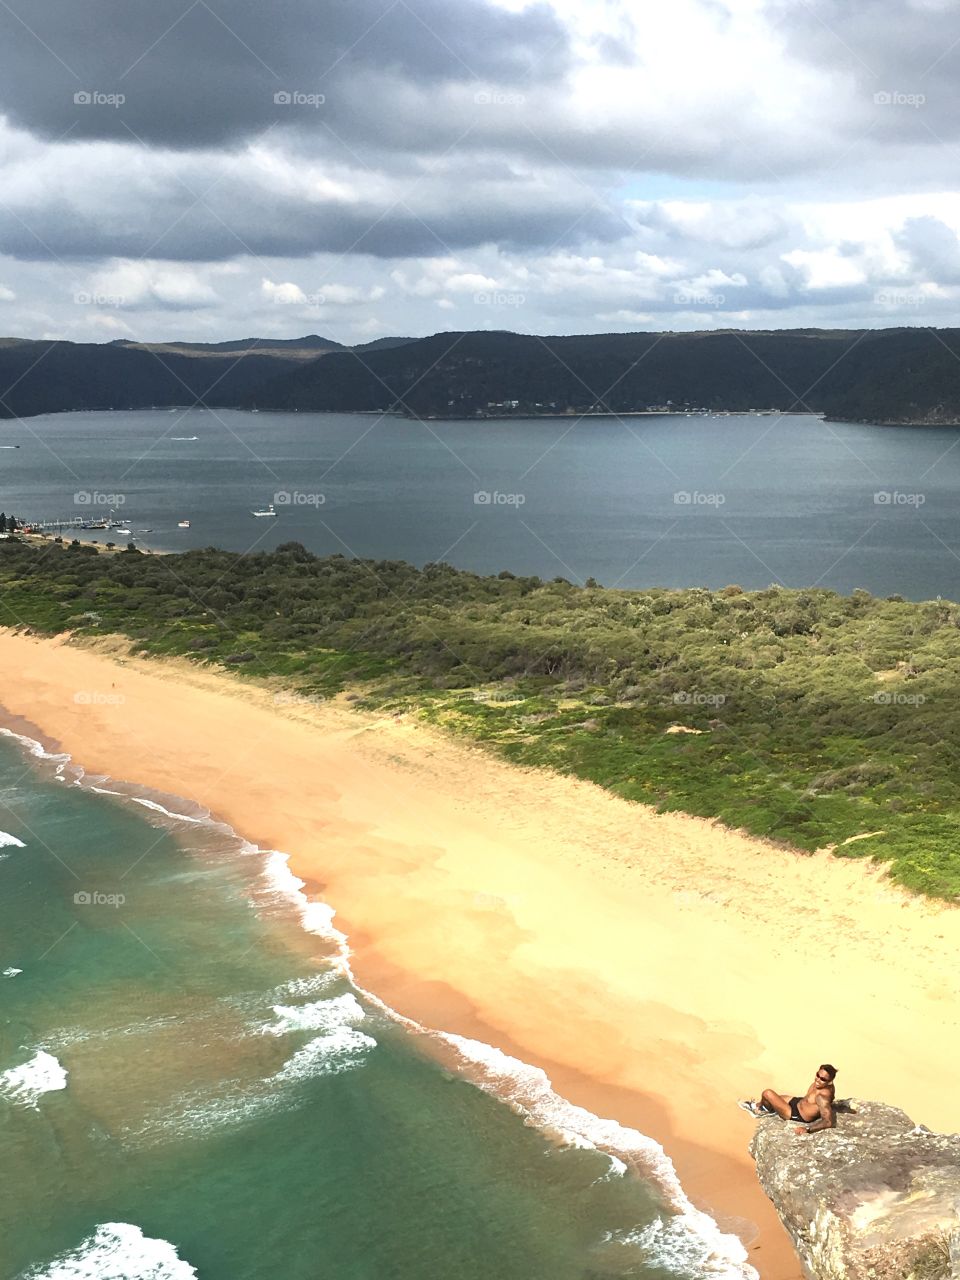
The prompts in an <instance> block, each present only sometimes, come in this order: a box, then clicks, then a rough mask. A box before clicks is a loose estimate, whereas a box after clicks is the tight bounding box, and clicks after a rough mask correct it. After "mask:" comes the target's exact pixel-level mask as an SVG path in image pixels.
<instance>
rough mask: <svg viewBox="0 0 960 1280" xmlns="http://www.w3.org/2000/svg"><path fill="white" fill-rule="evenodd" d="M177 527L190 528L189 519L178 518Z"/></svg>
mask: <svg viewBox="0 0 960 1280" xmlns="http://www.w3.org/2000/svg"><path fill="white" fill-rule="evenodd" d="M177 528H178V529H189V528H190V521H189V520H178V521H177Z"/></svg>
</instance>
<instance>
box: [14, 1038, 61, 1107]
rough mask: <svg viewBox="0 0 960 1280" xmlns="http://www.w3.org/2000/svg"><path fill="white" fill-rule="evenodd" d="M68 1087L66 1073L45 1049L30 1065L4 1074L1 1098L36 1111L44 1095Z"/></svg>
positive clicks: (22, 1065)
mask: <svg viewBox="0 0 960 1280" xmlns="http://www.w3.org/2000/svg"><path fill="white" fill-rule="evenodd" d="M66 1087H67V1073H66V1071H65V1070H64V1068H63V1067H62V1066H61V1064H60V1062H59V1060H58V1059H57V1058H55V1057H54V1056H53V1054H52V1053H47V1052H46V1050H45V1049H38V1050H37V1052H36V1053H35V1054H34V1055H33V1057H32V1058H31V1059H30V1060H29V1062H24V1063H22V1064H21V1065H20V1066H19V1067H11V1068H10V1069H9V1070H8V1071H2V1072H0V1097H4V1098H8V1099H9V1100H10V1101H11V1102H16V1103H19V1104H20V1105H22V1106H27V1107H36V1106H37V1104H38V1102H39V1101H40V1098H41V1097H42V1096H43V1094H45V1093H55V1092H56V1091H57V1090H59V1089H65V1088H66Z"/></svg>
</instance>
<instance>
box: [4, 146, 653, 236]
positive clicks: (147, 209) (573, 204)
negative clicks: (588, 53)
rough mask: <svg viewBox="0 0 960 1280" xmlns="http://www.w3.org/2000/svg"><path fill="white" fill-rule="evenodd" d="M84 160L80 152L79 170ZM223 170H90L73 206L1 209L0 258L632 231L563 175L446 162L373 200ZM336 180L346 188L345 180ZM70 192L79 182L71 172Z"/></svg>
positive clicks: (237, 168)
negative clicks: (517, 174) (173, 178)
mask: <svg viewBox="0 0 960 1280" xmlns="http://www.w3.org/2000/svg"><path fill="white" fill-rule="evenodd" d="M84 163H85V162H84V160H83V158H82V155H81V154H80V153H79V152H78V153H77V155H76V157H75V159H74V161H73V164H74V166H75V168H80V167H83V166H84ZM198 163H199V162H198ZM219 164H220V166H221V167H220V169H219V171H218V168H217V166H216V165H211V169H210V174H209V181H208V182H207V183H204V184H197V183H196V176H197V175H196V174H195V173H194V172H190V173H189V174H188V175H187V176H186V177H185V179H184V183H182V184H181V183H171V184H169V187H168V189H162V188H161V185H160V182H158V181H157V180H156V179H155V178H154V176H153V175H152V174H151V173H149V172H147V173H146V174H141V175H139V176H136V175H128V174H126V173H125V172H123V171H122V169H121V168H119V167H118V166H116V165H115V164H113V165H111V164H110V163H108V164H107V165H106V166H105V168H104V170H103V171H102V173H100V174H96V175H90V174H89V173H87V174H85V183H84V186H83V188H82V196H83V198H80V197H78V198H77V199H76V200H75V201H74V200H71V199H70V198H69V197H64V196H63V195H59V196H57V197H55V198H49V197H48V196H46V195H45V194H44V193H42V192H41V194H40V195H39V196H38V198H37V199H36V201H35V203H32V204H27V203H18V205H17V207H16V208H10V207H8V205H7V204H6V203H5V202H0V254H7V255H9V256H10V257H14V258H20V259H23V260H29V261H45V260H50V259H58V258H59V259H63V260H93V261H95V260H97V259H99V258H108V257H127V258H141V257H145V258H165V259H173V260H178V261H183V262H197V261H203V262H216V261H223V260H226V259H230V258H233V257H237V256H244V255H255V256H260V257H306V256H309V255H310V254H314V253H323V252H328V253H338V254H344V255H346V254H350V253H353V254H368V255H372V256H374V257H403V256H408V255H425V256H431V255H436V254H445V253H448V252H450V251H453V250H457V249H462V248H464V247H466V246H470V245H478V244H485V243H498V244H500V245H502V246H504V247H505V248H507V249H516V250H521V251H525V250H531V249H536V248H542V247H543V246H544V245H551V244H553V245H558V246H559V245H564V244H572V243H575V242H578V241H580V240H582V239H585V238H589V239H592V240H596V241H599V242H606V243H609V242H611V241H614V240H616V239H618V238H622V237H624V236H626V235H627V234H628V233H629V226H628V224H627V223H626V221H625V220H624V219H623V218H621V217H619V216H618V215H617V214H616V213H615V212H614V211H613V210H612V209H609V208H608V207H607V206H605V205H604V204H602V203H601V202H598V201H597V200H596V199H595V197H594V196H593V195H592V193H591V192H590V191H589V190H588V189H586V188H583V187H581V186H580V185H579V184H575V183H574V184H571V183H570V182H569V181H568V179H567V177H566V175H565V174H562V173H560V174H556V175H554V176H553V178H552V180H550V181H547V180H545V178H544V176H543V175H540V176H539V178H538V180H537V181H536V182H532V181H522V180H518V179H514V180H512V181H511V180H504V179H503V178H502V177H499V178H498V175H497V174H495V173H494V174H490V175H488V176H487V177H486V179H485V180H478V179H477V175H476V174H474V173H472V171H471V170H470V169H469V168H468V167H465V166H451V167H449V168H448V169H447V170H445V171H444V172H443V174H442V175H440V176H439V177H437V178H436V179H435V180H434V181H433V183H425V184H423V185H421V186H419V187H417V186H415V185H411V184H400V185H398V186H396V187H395V188H391V189H390V190H389V191H388V192H387V193H386V194H384V195H382V196H380V197H378V198H373V197H371V196H370V195H366V194H364V193H363V191H362V189H361V188H362V180H363V178H364V177H365V176H366V175H364V174H363V173H362V172H361V173H359V174H358V175H356V177H357V189H356V190H353V191H351V192H350V193H349V194H344V195H341V196H339V197H338V195H337V194H336V193H333V194H331V195H329V196H327V197H325V198H321V197H318V196H317V195H316V194H315V193H312V192H310V191H309V186H310V184H309V183H307V184H306V185H305V186H304V187H296V186H294V187H293V188H291V187H290V185H288V179H289V177H290V170H289V168H288V169H287V170H285V171H284V172H283V173H279V174H278V171H277V170H276V168H274V167H268V168H266V169H261V170H257V171H256V172H253V171H252V170H251V169H249V168H248V167H247V166H245V165H243V164H242V163H241V164H235V163H231V162H230V161H228V160H226V159H225V158H223V159H221V160H220V162H219ZM186 182H189V183H190V187H189V188H187V186H186ZM338 185H340V186H342V187H343V188H346V187H348V186H349V185H350V178H349V176H348V177H347V178H346V179H342V180H341V182H340V183H339V184H338ZM63 186H64V188H65V189H66V190H67V191H70V189H71V187H72V183H71V181H70V177H69V175H68V174H64V182H63ZM92 192H95V193H96V198H94V196H93V194H92ZM192 192H198V193H199V194H200V198H194V197H193V195H192V194H191V193H192Z"/></svg>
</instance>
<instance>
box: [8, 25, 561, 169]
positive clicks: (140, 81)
mask: <svg viewBox="0 0 960 1280" xmlns="http://www.w3.org/2000/svg"><path fill="white" fill-rule="evenodd" d="M3 13H4V16H3V18H2V20H0V21H2V28H0V85H2V93H0V105H2V108H3V110H5V111H6V112H7V113H8V114H9V116H10V117H11V118H12V119H13V120H15V121H17V122H18V123H20V124H21V125H23V126H24V127H26V128H29V129H30V130H31V131H33V132H35V133H37V134H40V135H43V136H45V137H47V138H59V137H60V136H62V134H63V133H64V131H65V130H68V129H69V130H70V131H71V135H72V136H73V137H76V138H98V139H102V138H113V139H121V140H124V141H133V140H135V139H139V140H141V142H142V143H143V144H145V145H149V146H154V145H164V146H166V145H173V146H179V147H188V148H193V147H197V146H201V147H206V146H209V145H211V144H219V143H235V142H237V141H238V140H240V139H243V138H246V137H249V136H251V135H252V134H254V133H258V132H260V131H261V130H263V129H265V128H268V127H275V126H281V127H290V126H292V125H297V124H304V125H306V126H307V127H310V128H313V127H317V125H316V121H315V120H313V121H311V120H310V116H311V113H313V114H315V106H314V105H313V104H312V103H311V102H309V101H306V102H302V103H301V102H300V101H299V99H300V98H301V97H302V98H304V99H311V98H315V97H317V96H318V95H322V96H323V97H324V98H325V100H326V101H325V104H324V105H325V107H326V108H327V110H326V112H325V114H326V115H327V116H328V117H329V118H330V119H331V120H332V121H333V123H334V126H336V124H337V121H338V120H342V117H343V116H344V115H345V114H346V113H347V112H348V110H349V104H350V102H351V101H352V93H351V86H352V85H356V84H357V83H358V82H362V83H363V84H364V86H365V89H366V91H367V92H369V88H370V83H371V81H375V82H378V83H380V84H382V85H383V86H384V91H383V92H382V93H381V94H379V95H378V101H377V106H378V108H383V107H386V106H388V105H389V100H390V95H391V89H390V86H391V85H392V86H394V87H396V86H398V85H402V84H418V85H422V86H425V87H430V86H433V87H436V86H441V85H443V84H446V83H449V82H451V81H462V82H466V83H470V84H473V83H474V82H476V81H479V80H481V79H486V80H490V81H492V82H494V83H497V84H500V83H510V84H514V83H516V82H518V81H522V82H527V81H529V80H531V79H543V78H548V77H550V76H553V75H556V74H558V73H560V72H561V71H562V70H563V68H564V65H565V63H566V59H567V49H566V36H565V31H564V28H563V26H562V24H561V23H560V22H559V21H558V20H557V18H556V16H555V15H554V14H553V12H552V11H551V9H550V8H549V6H548V5H545V4H534V5H531V6H529V7H527V8H525V9H524V10H523V11H521V12H519V13H510V12H507V11H505V10H504V9H502V8H500V7H498V6H496V5H492V4H487V3H484V0H457V2H456V4H451V3H449V2H448V0H350V2H349V3H344V2H343V0H285V3H284V4H283V6H282V9H281V10H278V11H277V13H276V16H275V19H274V17H273V16H271V15H268V14H267V12H266V11H265V10H264V9H263V8H262V7H260V6H258V5H253V4H250V3H247V0H210V2H209V3H208V2H207V0H196V3H193V4H189V5H185V6H184V7H183V8H182V9H180V11H179V12H175V11H172V10H171V9H170V7H169V6H164V5H157V4H155V3H152V0H124V3H123V5H122V8H121V7H118V5H117V3H116V0H86V2H85V3H84V4H83V5H82V6H78V5H76V4H75V3H74V0H30V4H29V6H26V5H25V3H24V0H11V3H10V4H9V5H4V6H3ZM94 32H97V33H103V36H102V38H93V37H92V33H94ZM278 95H279V101H275V98H276V97H277V96H278ZM284 95H287V96H288V98H289V101H287V100H286V99H285V98H284ZM118 97H119V98H121V99H122V101H120V102H117V101H116V99H117V98H118ZM301 107H302V110H301Z"/></svg>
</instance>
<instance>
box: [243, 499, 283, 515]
mask: <svg viewBox="0 0 960 1280" xmlns="http://www.w3.org/2000/svg"><path fill="white" fill-rule="evenodd" d="M250 514H251V515H252V516H275V515H276V514H277V512H276V511H274V509H273V503H272V502H271V503H270V504H269V505H268V506H266V507H261V508H260V510H259V511H251V512H250Z"/></svg>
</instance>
